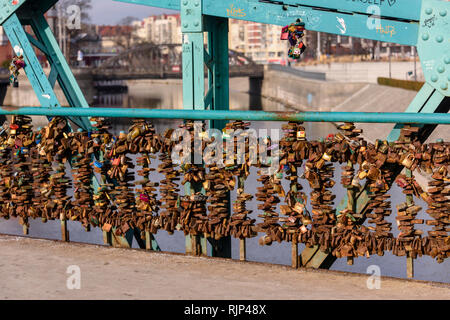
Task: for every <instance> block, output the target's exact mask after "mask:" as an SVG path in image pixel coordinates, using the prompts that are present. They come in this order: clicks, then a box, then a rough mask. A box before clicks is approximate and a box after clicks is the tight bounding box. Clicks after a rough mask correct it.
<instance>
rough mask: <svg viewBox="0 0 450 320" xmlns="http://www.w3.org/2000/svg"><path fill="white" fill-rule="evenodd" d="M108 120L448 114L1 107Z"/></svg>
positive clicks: (387, 118) (430, 118)
mask: <svg viewBox="0 0 450 320" xmlns="http://www.w3.org/2000/svg"><path fill="white" fill-rule="evenodd" d="M12 114H14V115H36V116H45V115H48V116H64V117H71V116H79V117H110V118H149V119H189V120H200V121H201V120H236V119H241V120H246V121H304V122H356V123H417V124H450V114H448V113H406V112H405V113H401V112H400V113H397V112H395V113H394V112H393V113H383V112H266V111H235V110H230V111H226V110H182V109H137V108H126V109H125V108H41V107H0V115H12Z"/></svg>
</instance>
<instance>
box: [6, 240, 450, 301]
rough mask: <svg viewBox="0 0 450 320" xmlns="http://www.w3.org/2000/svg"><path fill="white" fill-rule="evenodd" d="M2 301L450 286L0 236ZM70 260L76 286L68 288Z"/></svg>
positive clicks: (310, 294)
mask: <svg viewBox="0 0 450 320" xmlns="http://www.w3.org/2000/svg"><path fill="white" fill-rule="evenodd" d="M0 246H1V250H0V273H1V274H2V275H4V276H2V277H0V299H300V300H305V299H448V298H449V297H450V286H448V285H445V284H433V283H427V282H423V281H413V280H399V279H393V278H384V277H383V278H382V281H381V289H379V290H369V289H367V286H366V282H367V279H368V276H367V275H357V274H348V273H342V272H335V271H318V270H305V269H300V270H294V269H291V268H288V267H284V266H277V265H267V264H260V263H250V262H246V263H240V262H236V261H230V260H224V259H219V258H197V257H189V256H184V255H177V254H166V253H153V252H145V251H138V250H130V249H116V248H109V247H99V246H94V245H86V244H74V243H70V244H68V243H62V242H55V241H49V240H37V239H30V238H21V237H11V236H0ZM69 265H78V266H79V267H80V268H81V290H68V289H66V281H67V277H68V276H69V275H68V274H66V270H67V267H68V266H69Z"/></svg>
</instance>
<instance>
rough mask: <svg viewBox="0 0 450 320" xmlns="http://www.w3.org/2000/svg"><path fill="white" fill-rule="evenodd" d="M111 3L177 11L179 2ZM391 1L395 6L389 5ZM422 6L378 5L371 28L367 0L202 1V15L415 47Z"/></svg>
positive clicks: (416, 2)
mask: <svg viewBox="0 0 450 320" xmlns="http://www.w3.org/2000/svg"><path fill="white" fill-rule="evenodd" d="M114 1H120V2H127V3H134V4H141V5H147V6H155V7H161V8H167V9H172V10H180V1H178V2H177V1H172V0H168V1H167V0H166V1H162V0H114ZM380 1H381V0H380ZM383 1H384V0H383ZM383 1H382V2H383ZM392 2H395V3H394V4H392V5H390V4H389V3H392ZM177 3H178V5H177ZM421 3H422V0H397V1H393V0H389V1H388V0H386V1H384V3H383V4H382V5H381V6H379V8H380V15H381V16H380V18H379V20H376V21H379V23H380V28H376V27H374V24H373V23H372V21H375V19H377V17H376V11H375V13H374V11H373V9H374V8H373V6H371V4H370V3H369V2H368V1H367V2H366V3H361V2H360V1H351V2H350V1H336V0H320V1H315V0H289V1H286V0H281V1H270V0H264V1H263V0H222V1H217V0H203V14H205V15H211V16H215V17H224V18H233V19H241V20H247V21H253V22H261V23H267V24H276V25H283V26H284V25H287V24H289V23H291V22H293V21H295V19H297V18H302V19H303V21H304V22H305V23H306V29H307V30H313V31H320V32H328V33H334V34H340V35H345V36H354V37H360V38H366V39H372V40H378V41H385V42H392V43H399V44H405V45H415V44H416V43H417V34H418V28H419V23H418V21H419V17H420V8H421ZM341 22H342V23H341Z"/></svg>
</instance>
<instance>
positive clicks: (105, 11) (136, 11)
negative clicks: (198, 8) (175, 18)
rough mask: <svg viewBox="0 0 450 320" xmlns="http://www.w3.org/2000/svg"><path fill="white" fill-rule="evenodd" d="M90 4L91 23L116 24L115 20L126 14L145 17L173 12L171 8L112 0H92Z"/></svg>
mask: <svg viewBox="0 0 450 320" xmlns="http://www.w3.org/2000/svg"><path fill="white" fill-rule="evenodd" d="M91 4H92V10H91V12H90V16H91V23H94V24H117V22H119V21H120V20H121V19H122V18H125V17H127V16H132V17H136V18H145V17H148V16H150V15H152V14H160V13H173V11H171V10H166V9H160V8H153V7H148V6H142V5H136V4H129V3H123V2H117V1H113V0H93V1H92V2H91Z"/></svg>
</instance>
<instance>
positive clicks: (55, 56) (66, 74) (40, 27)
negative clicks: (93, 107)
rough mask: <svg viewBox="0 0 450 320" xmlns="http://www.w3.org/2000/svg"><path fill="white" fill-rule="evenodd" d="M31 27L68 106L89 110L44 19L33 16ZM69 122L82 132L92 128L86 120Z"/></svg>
mask: <svg viewBox="0 0 450 320" xmlns="http://www.w3.org/2000/svg"><path fill="white" fill-rule="evenodd" d="M31 27H32V28H33V31H34V33H35V34H36V37H37V39H38V42H39V43H41V44H42V45H43V46H44V47H45V51H44V52H45V53H46V56H47V60H48V61H49V63H50V65H51V67H52V73H53V72H56V73H57V80H58V83H59V86H60V87H61V89H62V90H63V92H64V95H65V97H66V99H67V101H68V102H69V105H70V106H71V107H81V108H89V104H88V103H87V101H86V99H85V97H84V95H83V92H82V91H81V89H80V87H79V85H78V83H77V81H76V79H75V77H74V75H73V73H72V70H70V67H69V64H68V63H67V61H66V59H65V57H64V55H63V53H62V52H61V49H60V48H59V46H58V43H57V41H56V39H55V36H54V35H53V32H52V30H51V29H50V26H49V25H48V23H47V21H46V20H45V17H44V16H43V15H37V16H33V17H32V19H31ZM71 120H72V121H76V123H77V124H78V125H80V126H81V127H82V128H83V129H84V130H90V129H91V128H92V127H91V123H90V122H89V120H88V119H86V118H84V119H82V118H76V119H71Z"/></svg>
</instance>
